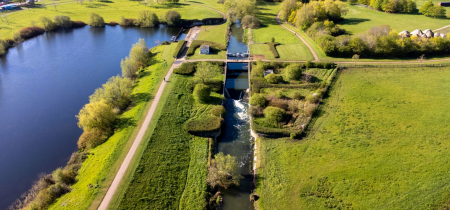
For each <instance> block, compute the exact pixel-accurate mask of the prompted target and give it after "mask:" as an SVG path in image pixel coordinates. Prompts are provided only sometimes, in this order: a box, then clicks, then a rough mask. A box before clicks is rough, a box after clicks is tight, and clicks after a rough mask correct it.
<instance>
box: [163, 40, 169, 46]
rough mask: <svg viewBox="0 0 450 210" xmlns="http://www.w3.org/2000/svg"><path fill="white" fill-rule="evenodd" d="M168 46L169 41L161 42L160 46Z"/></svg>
mask: <svg viewBox="0 0 450 210" xmlns="http://www.w3.org/2000/svg"><path fill="white" fill-rule="evenodd" d="M169 44H170V42H169V41H167V40H165V41H163V42H161V45H169Z"/></svg>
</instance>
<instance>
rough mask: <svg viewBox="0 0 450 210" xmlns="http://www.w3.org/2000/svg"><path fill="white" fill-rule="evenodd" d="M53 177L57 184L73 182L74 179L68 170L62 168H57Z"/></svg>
mask: <svg viewBox="0 0 450 210" xmlns="http://www.w3.org/2000/svg"><path fill="white" fill-rule="evenodd" d="M52 177H53V179H54V180H55V182H56V183H57V184H67V185H68V184H71V183H72V182H73V181H75V180H74V179H73V177H71V176H69V175H68V173H67V171H64V170H62V169H61V168H58V169H56V170H55V171H53V173H52Z"/></svg>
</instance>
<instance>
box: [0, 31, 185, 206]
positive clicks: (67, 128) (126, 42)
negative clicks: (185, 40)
mask: <svg viewBox="0 0 450 210" xmlns="http://www.w3.org/2000/svg"><path fill="white" fill-rule="evenodd" d="M179 30H180V28H176V27H173V28H172V27H171V28H168V27H165V26H160V27H159V28H150V29H142V28H122V27H118V26H117V27H105V28H91V27H84V28H81V29H75V30H70V31H61V32H53V33H46V34H44V35H42V36H39V37H37V38H34V39H32V40H29V41H26V42H24V43H23V44H20V45H19V46H17V47H14V48H12V49H10V51H9V53H8V54H7V55H5V56H3V57H0V209H5V208H7V207H8V206H9V205H10V204H11V203H12V202H13V201H14V200H15V199H16V198H18V197H19V196H20V195H21V194H22V193H24V192H25V191H26V190H28V189H29V188H30V187H31V185H32V183H33V181H34V180H36V179H37V178H38V174H39V173H49V172H51V171H53V170H55V169H56V168H57V167H61V166H64V165H65V163H66V162H67V161H68V159H69V157H70V155H71V153H73V152H74V151H76V150H77V144H76V142H77V140H78V137H79V136H80V135H81V132H82V131H81V130H80V129H79V128H78V127H77V124H76V123H77V120H76V118H75V115H76V114H78V111H79V110H80V109H81V108H82V107H83V105H84V104H86V103H88V100H89V95H91V94H92V93H94V90H95V89H96V88H98V87H100V86H101V85H102V84H103V83H105V82H106V81H107V80H108V78H110V77H111V76H115V75H117V74H120V72H121V70H120V60H121V59H122V58H124V57H125V56H127V55H128V52H129V50H130V48H131V46H132V44H134V43H136V42H137V41H138V39H139V38H144V39H145V40H146V42H147V46H148V47H152V46H155V45H156V43H159V42H162V41H164V40H170V38H171V37H172V36H174V35H176V34H177V33H178V32H179Z"/></svg>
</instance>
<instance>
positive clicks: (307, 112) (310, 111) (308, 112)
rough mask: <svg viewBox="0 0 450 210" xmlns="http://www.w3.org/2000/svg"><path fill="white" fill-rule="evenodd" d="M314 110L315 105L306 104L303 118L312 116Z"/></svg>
mask: <svg viewBox="0 0 450 210" xmlns="http://www.w3.org/2000/svg"><path fill="white" fill-rule="evenodd" d="M315 109H316V105H315V104H308V105H306V106H305V108H304V110H303V113H304V114H305V116H307V117H311V116H312V114H313V113H314V110H315Z"/></svg>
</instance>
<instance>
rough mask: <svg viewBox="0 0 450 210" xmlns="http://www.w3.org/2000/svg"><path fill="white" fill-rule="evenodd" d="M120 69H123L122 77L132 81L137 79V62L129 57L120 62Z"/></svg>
mask: <svg viewBox="0 0 450 210" xmlns="http://www.w3.org/2000/svg"><path fill="white" fill-rule="evenodd" d="M120 67H121V68H122V77H127V78H130V79H134V78H135V77H136V73H137V70H138V69H139V68H138V65H137V63H136V61H134V60H131V59H129V58H128V57H125V60H122V61H121V62H120Z"/></svg>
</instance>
